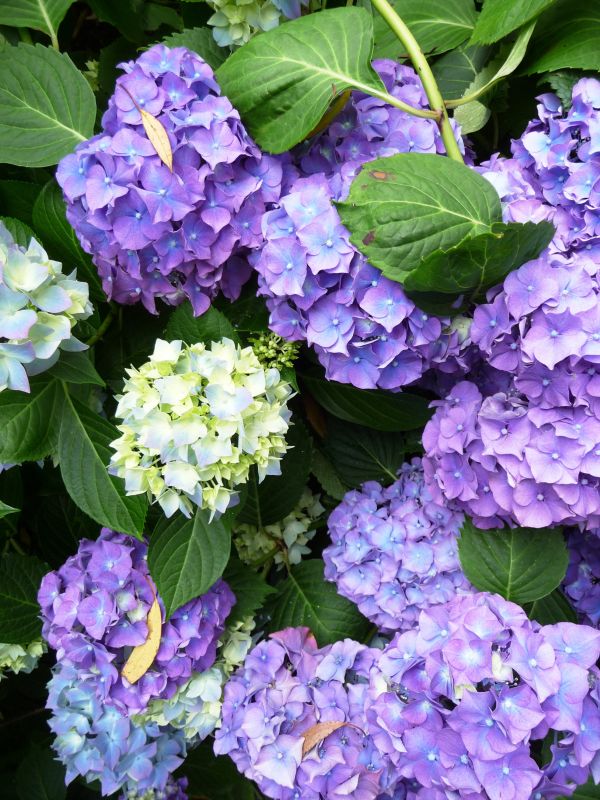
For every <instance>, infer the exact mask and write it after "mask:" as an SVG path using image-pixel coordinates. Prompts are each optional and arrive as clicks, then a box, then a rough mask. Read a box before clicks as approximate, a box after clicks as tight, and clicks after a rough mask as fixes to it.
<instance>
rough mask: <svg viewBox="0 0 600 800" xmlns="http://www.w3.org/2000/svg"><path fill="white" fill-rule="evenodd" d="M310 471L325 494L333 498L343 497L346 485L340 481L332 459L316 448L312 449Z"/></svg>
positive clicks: (339, 498)
mask: <svg viewBox="0 0 600 800" xmlns="http://www.w3.org/2000/svg"><path fill="white" fill-rule="evenodd" d="M311 472H312V474H313V475H314V476H315V478H316V479H317V480H318V481H319V484H320V485H321V487H322V488H323V490H324V491H325V493H326V494H328V495H329V496H330V497H333V499H334V500H341V499H342V498H343V497H344V495H345V494H346V488H347V487H346V486H345V485H344V484H343V483H342V480H341V478H340V476H339V475H338V473H337V471H336V468H335V467H334V465H333V463H332V461H331V460H330V459H329V458H328V457H327V455H326V454H325V453H324V452H323V451H322V450H318V449H317V448H315V449H314V450H313V457H312V464H311Z"/></svg>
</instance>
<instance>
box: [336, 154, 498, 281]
mask: <svg viewBox="0 0 600 800" xmlns="http://www.w3.org/2000/svg"><path fill="white" fill-rule="evenodd" d="M336 206H337V208H338V210H339V213H340V217H341V219H342V222H343V223H344V225H345V226H346V227H347V228H348V229H349V231H350V241H351V242H352V243H353V244H354V245H355V246H356V247H357V248H358V249H359V250H360V251H361V252H363V253H364V254H365V255H366V256H367V258H368V260H369V261H370V263H371V264H373V266H375V267H378V268H379V269H380V270H381V271H382V272H383V274H384V275H386V277H388V278H391V279H392V280H396V281H398V280H400V281H401V280H402V278H404V277H405V276H406V274H407V273H408V272H410V271H411V270H412V269H414V268H415V267H417V266H418V265H419V263H420V262H421V260H422V259H423V258H426V257H427V256H428V255H430V254H431V253H433V252H434V251H435V250H438V249H442V250H447V249H449V248H450V247H454V246H455V245H457V244H459V243H460V242H462V241H463V240H464V239H467V238H472V237H473V236H477V235H479V234H481V233H486V232H488V231H489V230H490V228H491V226H492V223H494V222H500V221H501V219H502V209H501V206H500V198H499V197H498V193H497V192H496V190H495V189H494V187H493V186H492V185H491V184H490V183H489V181H487V180H486V179H485V178H484V177H482V176H481V175H479V174H478V173H477V172H475V171H474V170H472V169H470V168H469V167H467V166H465V164H459V163H457V162H456V161H452V160H451V159H449V158H445V157H444V156H438V155H431V154H417V153H403V154H400V155H395V156H391V157H389V158H378V159H376V160H375V161H370V162H369V163H368V164H367V165H365V167H364V168H363V170H362V171H361V172H359V174H358V175H357V177H356V178H355V179H354V181H353V182H352V187H351V189H350V195H349V197H348V199H347V200H345V201H344V202H343V203H336Z"/></svg>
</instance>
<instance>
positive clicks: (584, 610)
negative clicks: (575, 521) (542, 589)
mask: <svg viewBox="0 0 600 800" xmlns="http://www.w3.org/2000/svg"><path fill="white" fill-rule="evenodd" d="M568 545H569V567H568V569H567V574H566V575H565V579H564V581H563V591H564V592H565V594H566V595H567V597H568V598H569V600H570V601H571V603H572V605H573V607H574V608H575V610H576V611H577V613H578V614H579V617H580V620H581V622H583V623H584V624H586V625H592V626H593V627H595V628H600V536H599V535H598V532H597V531H591V532H589V533H581V532H580V531H577V530H573V531H571V532H570V533H569V538H568Z"/></svg>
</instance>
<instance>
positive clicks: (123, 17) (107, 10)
mask: <svg viewBox="0 0 600 800" xmlns="http://www.w3.org/2000/svg"><path fill="white" fill-rule="evenodd" d="M87 5H89V6H90V8H91V9H92V11H93V12H94V14H95V15H96V16H97V17H98V19H100V20H102V21H103V22H108V23H109V24H110V25H112V26H113V27H114V28H116V29H117V30H118V31H119V32H120V33H121V34H122V35H123V36H124V37H125V38H126V39H129V40H130V41H132V42H137V43H140V44H144V45H146V44H147V40H148V39H147V36H145V32H146V31H154V30H157V29H158V28H160V26H161V25H163V24H164V25H168V26H169V27H171V28H180V27H181V26H182V22H181V17H180V16H179V15H178V14H177V12H176V11H175V9H173V8H168V7H165V6H163V5H159V4H158V3H150V2H148V0H119V2H115V0H87Z"/></svg>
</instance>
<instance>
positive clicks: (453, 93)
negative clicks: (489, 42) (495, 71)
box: [431, 44, 492, 100]
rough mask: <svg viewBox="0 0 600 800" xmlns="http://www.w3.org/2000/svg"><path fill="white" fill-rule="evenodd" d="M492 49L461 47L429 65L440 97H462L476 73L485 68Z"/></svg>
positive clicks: (447, 98)
mask: <svg viewBox="0 0 600 800" xmlns="http://www.w3.org/2000/svg"><path fill="white" fill-rule="evenodd" d="M491 52H492V48H491V47H488V46H486V45H479V44H475V45H473V44H472V45H462V46H461V47H458V48H457V49H456V50H452V51H451V52H450V53H446V54H445V55H443V56H441V58H437V59H436V60H435V61H434V62H433V64H432V65H431V69H432V72H433V75H434V77H435V79H436V82H437V85H438V88H439V90H440V92H441V93H442V97H444V98H445V99H446V100H449V99H454V98H458V97H462V96H463V94H465V92H466V90H467V88H468V87H469V85H470V83H471V82H472V81H473V79H474V78H475V76H476V75H477V73H478V72H479V71H480V70H481V69H482V68H483V67H484V66H485V64H486V62H487V61H488V59H489V56H490V53H491Z"/></svg>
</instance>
